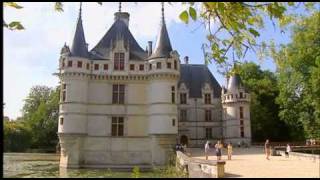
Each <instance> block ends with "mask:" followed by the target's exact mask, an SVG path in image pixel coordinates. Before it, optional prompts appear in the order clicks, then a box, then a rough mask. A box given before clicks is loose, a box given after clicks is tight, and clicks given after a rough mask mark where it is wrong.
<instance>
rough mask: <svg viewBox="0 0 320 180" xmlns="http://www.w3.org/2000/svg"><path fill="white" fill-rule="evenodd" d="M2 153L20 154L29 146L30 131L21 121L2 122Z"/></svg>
mask: <svg viewBox="0 0 320 180" xmlns="http://www.w3.org/2000/svg"><path fill="white" fill-rule="evenodd" d="M3 126H4V128H3V148H4V152H21V151H25V150H27V149H28V148H29V146H30V144H31V130H30V129H28V128H27V127H26V125H25V124H24V123H23V122H21V121H4V123H3Z"/></svg>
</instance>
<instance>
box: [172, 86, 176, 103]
mask: <svg viewBox="0 0 320 180" xmlns="http://www.w3.org/2000/svg"><path fill="white" fill-rule="evenodd" d="M171 102H172V103H176V90H175V87H174V86H171Z"/></svg>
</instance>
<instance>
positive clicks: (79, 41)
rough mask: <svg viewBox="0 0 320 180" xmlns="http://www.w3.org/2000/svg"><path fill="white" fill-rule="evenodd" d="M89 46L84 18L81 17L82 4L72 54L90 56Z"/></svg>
mask: <svg viewBox="0 0 320 180" xmlns="http://www.w3.org/2000/svg"><path fill="white" fill-rule="evenodd" d="M88 55H89V54H88V48H87V43H86V40H85V38H84V31H83V26H82V18H81V6H80V12H79V17H78V22H77V27H76V32H75V34H74V38H73V42H72V47H71V56H78V57H85V58H86V57H88Z"/></svg>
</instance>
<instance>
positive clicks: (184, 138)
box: [180, 135, 188, 145]
mask: <svg viewBox="0 0 320 180" xmlns="http://www.w3.org/2000/svg"><path fill="white" fill-rule="evenodd" d="M180 143H181V144H182V145H185V144H186V145H188V137H187V136H186V135H182V136H181V137H180Z"/></svg>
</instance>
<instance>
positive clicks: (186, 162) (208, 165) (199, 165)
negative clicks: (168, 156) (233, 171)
mask: <svg viewBox="0 0 320 180" xmlns="http://www.w3.org/2000/svg"><path fill="white" fill-rule="evenodd" d="M224 165H225V161H213V160H203V159H196V158H191V157H189V156H187V155H185V154H184V153H182V152H180V151H177V158H176V167H177V168H179V169H180V170H183V171H186V172H188V175H189V177H190V178H194V177H197V178H199V177H205V178H210V177H211V178H222V177H224Z"/></svg>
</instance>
